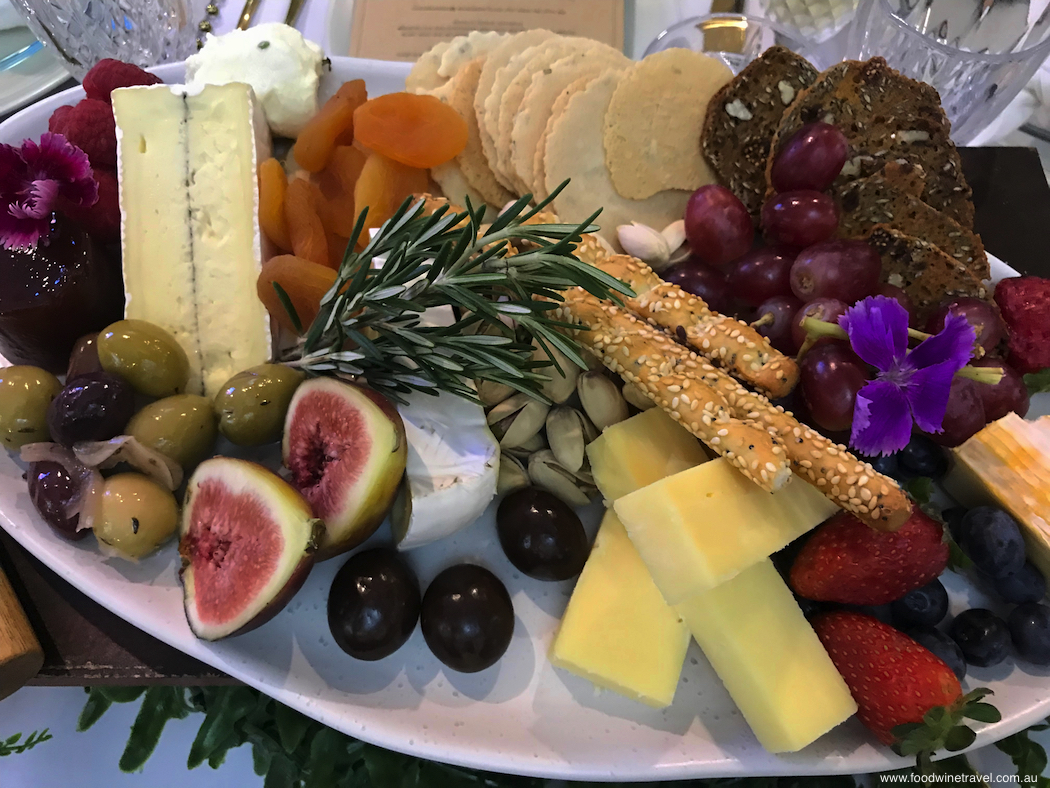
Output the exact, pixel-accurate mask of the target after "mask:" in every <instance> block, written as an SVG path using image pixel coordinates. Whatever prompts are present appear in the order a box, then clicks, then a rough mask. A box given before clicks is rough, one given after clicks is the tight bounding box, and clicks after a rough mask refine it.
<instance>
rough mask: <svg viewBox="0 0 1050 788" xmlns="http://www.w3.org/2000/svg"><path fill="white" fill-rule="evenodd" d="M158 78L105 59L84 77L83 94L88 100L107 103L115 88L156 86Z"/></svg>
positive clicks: (110, 59)
mask: <svg viewBox="0 0 1050 788" xmlns="http://www.w3.org/2000/svg"><path fill="white" fill-rule="evenodd" d="M158 82H160V77H158V76H155V75H153V74H150V73H149V72H148V71H143V70H142V69H141V68H139V67H138V66H133V65H132V64H131V63H124V62H122V61H120V60H113V59H112V58H106V59H105V60H100V61H99V62H98V63H96V64H95V67H94V68H92V69H91V70H90V71H89V72H88V73H87V74H86V75H85V76H84V93H86V94H87V97H88V98H92V99H97V100H99V101H105V102H106V103H107V104H108V103H109V94H110V93H112V92H113V91H114V90H116V89H117V88H129V87H131V86H132V85H156V84H157V83H158Z"/></svg>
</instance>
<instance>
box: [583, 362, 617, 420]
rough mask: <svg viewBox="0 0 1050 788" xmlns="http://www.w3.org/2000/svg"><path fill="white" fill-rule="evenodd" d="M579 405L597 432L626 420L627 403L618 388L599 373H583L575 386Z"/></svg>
mask: <svg viewBox="0 0 1050 788" xmlns="http://www.w3.org/2000/svg"><path fill="white" fill-rule="evenodd" d="M576 390H577V392H578V393H579V395H580V404H581V405H583V411H584V413H586V414H587V416H588V418H590V420H591V421H592V422H594V426H595V427H597V428H598V429H599V430H604V429H605V428H606V427H611V426H612V425H613V424H616V423H618V422H621V421H623V420H624V419H626V418H627V402H626V401H625V400H624V398H623V395H622V394H620V387H619V386H617V385H616V384H615V383H613V382H612V381H611V380H609V378H607V377H606V376H605V375H604V374H602V373H601V372H594V371H591V372H585V373H583V374H582V375H580V379H579V381H578V382H577V384H576Z"/></svg>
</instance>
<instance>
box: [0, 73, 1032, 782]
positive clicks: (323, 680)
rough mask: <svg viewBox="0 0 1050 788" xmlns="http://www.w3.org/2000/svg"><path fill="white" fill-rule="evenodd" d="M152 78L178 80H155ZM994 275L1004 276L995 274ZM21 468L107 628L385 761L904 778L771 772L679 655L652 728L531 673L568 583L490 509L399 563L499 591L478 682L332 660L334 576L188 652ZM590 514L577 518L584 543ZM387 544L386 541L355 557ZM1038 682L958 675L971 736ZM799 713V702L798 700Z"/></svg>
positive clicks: (837, 766) (0, 483) (52, 548)
mask: <svg viewBox="0 0 1050 788" xmlns="http://www.w3.org/2000/svg"><path fill="white" fill-rule="evenodd" d="M406 72H407V66H405V65H401V64H392V63H377V62H368V61H358V60H351V59H348V58H333V72H332V74H331V75H330V76H328V77H327V78H326V90H327V92H328V93H331V92H332V91H333V90H334V89H335V87H336V86H338V84H340V83H341V82H343V81H344V80H347V79H351V78H357V77H363V78H364V79H365V80H366V81H367V82H368V85H369V89H370V92H371V93H372V94H373V95H376V94H378V93H381V92H386V91H390V90H397V89H398V88H400V87H401V86H402V84H403V79H404V75H405V73H406ZM158 73H160V74H161V75H162V76H163V77H164V78H165V79H167V80H169V81H175V80H177V79H178V78H179V77H180V70H179V67H177V66H174V67H164V68H161V69H158ZM80 95H81V91H80V90H79V89H75V90H71V91H68V92H66V93H63V94H61V95H59V96H54V97H51V98H49V99H47V100H45V101H42V102H40V103H39V104H37V105H36V106H33V107H31V108H29V109H27V110H25V111H24V112H22V113H20V114H18V115H17V116H15V117H14V118H12V119H10V120H9V121H7V122H6V123H4V124H3V125H0V141H3V142H8V143H16V144H17V143H19V142H21V140H22V138H23V137H26V136H34V137H35V136H37V135H39V134H40V133H41V132H43V131H44V130H46V128H47V118H48V116H49V115H50V114H51V112H52V111H53V110H54V108H55V107H56V106H58V105H60V104H64V103H70V102H73V101H75V100H77V99H79V98H80ZM993 270H994V271H995V273H996V274H997V275H998V276H1005V275H1008V274H1009V273H1012V272H1011V270H1010V269H1009V268H1007V267H1006V266H1005V265H1003V264H1001V263H998V262H997V263H996V265H995V267H994V269H993ZM21 472H22V471H21V468H19V467H18V465H17V464H16V463H15V462H14V460H12V459H11V458H10V457H9V456H7V455H6V454H4V455H3V456H2V457H0V524H2V525H3V527H4V528H5V529H6V530H7V531H8V533H10V534H11V535H12V536H13V537H14V538H15V539H16V540H18V542H20V543H21V544H22V545H23V546H25V547H26V548H27V549H28V550H29V551H30V552H31V553H33V554H34V555H35V556H37V557H38V558H39V559H41V560H42V561H43V562H44V563H45V564H47V565H48V566H49V567H51V568H52V569H53V570H54V571H56V572H57V573H58V574H59V575H61V576H62V577H63V578H64V579H65V580H68V581H69V582H70V583H72V584H73V585H74V586H76V587H77V588H78V589H80V590H81V591H83V592H84V593H86V594H87V595H88V596H90V597H92V598H93V599H95V600H96V601H98V602H99V603H101V604H102V605H104V606H105V607H107V608H109V609H110V610H112V611H113V612H115V613H116V614H117V615H119V616H121V617H123V618H125V619H127V620H128V621H130V622H131V623H132V624H134V625H135V626H138V627H139V628H141V629H143V630H145V631H146V632H148V633H150V634H151V635H153V636H155V637H157V638H159V639H160V640H163V641H165V642H166V643H169V644H170V645H172V646H174V647H175V648H178V649H180V650H182V651H184V652H186V653H187V654H190V655H191V656H193V657H196V658H197V659H199V660H201V661H202V662H206V663H208V664H209V665H212V666H214V667H216V668H218V669H220V670H223V671H225V672H227V673H229V674H230V675H232V676H235V677H237V678H238V679H241V680H242V681H244V682H245V683H247V684H250V685H252V686H254V687H257V688H259V689H260V690H262V691H263V692H265V693H267V694H268V695H271V696H273V697H274V698H277V699H278V700H280V701H281V702H282V703H286V704H288V705H289V706H292V707H293V708H296V709H299V710H300V711H302V712H303V713H305V714H308V715H310V716H311V717H315V718H316V719H318V720H321V721H322V722H324V723H326V724H328V725H331V726H332V727H334V728H338V729H339V730H342V731H344V732H346V733H347V734H349V735H351V736H355V737H358V738H360V739H363V740H366V741H369V742H374V743H376V744H379V745H382V746H384V747H388V748H390V749H394V750H398V751H401V752H408V753H412V754H415V755H419V756H422V757H425V758H433V759H436V760H441V761H447V762H451V763H457V764H462V765H467V766H474V767H478V768H483V769H489V770H493V771H501V772H513V773H521V774H533V775H542V776H554V777H572V778H578V779H615V780H652V779H671V778H682V777H699V776H706V777H713V776H724V775H745V774H747V775H763V774H785V775H801V774H812V773H832V772H846V773H861V772H871V771H879V770H883V769H888V768H892V767H896V766H900V765H902V764H903V763H904V761H902V760H901V759H898V758H895V757H893V756H892V754H891V753H890V752H889V750H887V749H886V748H884V747H880V746H876V745H875V744H873V741H874V740H873V738H872V737H871V736H870V735H868V734H867V732H866V731H865V730H864V729H863V728H862V727H861V725H860V723H859V722H857V721H856V720H851V721H849V722H847V723H846V724H844V725H842V726H841V727H839V728H837V729H836V730H835V731H833V732H832V733H830V734H828V735H827V736H824V737H823V738H822V739H821V740H820V741H818V742H817V743H815V744H813V745H811V746H810V747H808V748H806V749H805V750H804V751H803V752H801V753H796V754H793V755H786V756H775V755H770V754H769V753H767V752H765V751H764V750H763V749H762V748H761V747H760V746H759V744H758V743H757V741H756V740H755V738H754V736H752V734H751V732H750V730H749V729H748V727H747V725H746V724H745V722H744V720H743V718H742V717H741V716H740V713H739V711H737V709H736V707H735V706H734V705H733V702H732V701H731V700H730V698H729V696H728V695H727V694H726V692H725V690H724V689H723V687H722V685H721V683H720V682H719V680H718V678H717V677H716V676H715V674H714V673H713V672H712V670H711V668H710V667H709V666H708V664H707V662H706V660H705V659H704V657H703V655H702V654H701V653H700V651H699V649H697V647H696V645H695V644H693V646H692V647H691V648H690V651H689V654H688V658H687V659H686V664H685V669H684V671H683V673H682V678H681V681H680V683H679V686H678V692H677V695H676V700H675V703H674V704H673V705H672V706H671V707H670V708H667V709H664V710H662V711H655V710H653V709H650V708H648V707H646V706H643V705H641V704H638V703H635V702H633V701H630V700H627V699H626V698H622V697H620V696H618V695H616V694H615V693H611V692H604V693H598V692H596V691H595V690H594V688H593V687H592V685H591V684H590V683H589V682H587V681H585V680H583V679H580V678H577V677H575V676H571V675H569V674H567V673H565V672H562V671H555V670H554V669H553V668H552V667H551V666H550V664H549V663H548V662H547V659H546V656H545V655H546V653H547V648H548V645H549V643H550V640H551V637H552V635H553V632H554V629H555V626H556V624H557V622H558V618H559V616H560V615H561V612H562V610H563V609H564V606H565V603H566V601H567V599H568V596H569V594H570V593H571V590H572V583H571V582H566V583H544V582H540V581H536V580H531V579H529V578H527V577H522V576H521V575H520V574H519V573H517V572H516V571H515V570H514V568H513V567H512V566H511V565H510V564H509V563H508V561H507V560H506V558H505V557H504V555H503V553H502V551H501V550H500V547H499V543H498V541H497V540H496V538H495V533H494V524H493V515H494V507H490V509H489V511H488V512H487V513H486V514H485V516H484V517H482V518H481V519H480V520H479V521H478V522H477V523H475V524H474V525H473V526H471V527H470V528H468V529H466V530H465V531H462V532H460V533H459V534H456V535H455V536H454V537H452V538H450V539H446V540H444V541H442V542H439V543H437V544H434V545H432V546H429V547H425V548H420V549H419V550H416V551H413V552H411V553H409V554H408V557H409V559H410V561H411V563H412V564H413V566H414V567H415V569H416V571H417V573H418V575H419V578H420V581H421V582H422V583H423V585H424V587H425V586H426V584H427V583H428V582H429V581H430V579H431V578H433V577H434V575H435V574H437V572H438V571H440V570H441V569H443V568H444V567H446V566H448V565H450V564H452V563H455V562H459V561H463V560H471V561H474V562H477V563H480V564H482V565H485V566H488V567H489V568H491V569H492V570H493V571H494V572H495V573H496V574H497V575H498V576H499V577H500V578H502V579H503V580H504V581H505V582H506V584H507V587H508V589H509V591H510V593H511V596H512V597H513V600H514V609H515V612H516V614H517V619H516V622H515V631H514V638H513V640H512V642H511V645H510V648H509V650H508V651H507V653H506V655H505V656H504V657H503V659H502V660H501V661H500V662H499V663H498V664H497V665H495V666H494V667H492V668H489V669H488V670H485V671H482V672H480V673H476V674H473V675H464V674H460V673H456V672H453V671H450V670H448V669H446V668H445V667H443V666H442V665H441V663H439V662H438V661H437V660H436V659H435V658H434V657H433V656H432V655H431V654H430V653H429V651H428V650H427V648H426V645H425V644H424V642H423V638H422V635H421V634H420V632H419V631H418V628H417V631H416V632H415V633H414V634H413V635H412V637H411V639H410V640H409V641H408V643H407V644H406V645H405V646H404V647H403V648H402V649H401V650H400V651H398V652H397V653H395V654H393V655H392V656H390V657H388V658H386V659H383V660H380V661H378V662H371V663H370V662H359V661H356V660H353V659H351V658H350V657H348V656H346V655H345V654H343V652H342V651H340V650H339V649H338V648H337V647H336V646H335V644H334V643H333V642H332V639H331V637H330V635H329V632H328V626H327V621H326V614H325V605H326V599H327V592H328V588H329V585H330V583H331V580H332V576H333V574H334V573H335V571H336V570H337V569H338V568H339V566H340V565H341V564H342V560H341V559H335V560H333V561H328V562H326V563H324V564H320V565H319V566H317V567H316V568H315V569H314V571H313V573H312V575H311V576H310V578H309V580H308V581H307V583H306V585H305V586H304V587H303V589H302V590H301V591H300V592H299V594H298V595H297V596H296V597H295V599H294V600H293V601H292V603H291V604H290V605H289V606H288V607H287V608H286V609H285V610H284V611H283V612H282V613H280V614H279V615H278V616H277V617H276V618H275V619H274V620H273V621H271V622H270V623H268V624H266V625H264V626H263V627H261V628H260V629H258V630H256V631H254V632H251V633H249V634H247V635H243V636H241V637H237V638H233V639H230V640H228V641H226V642H221V643H215V644H208V643H203V642H201V641H199V640H197V639H196V638H194V636H193V635H192V634H191V633H190V630H189V628H188V627H187V625H186V621H185V619H184V617H183V610H182V594H181V591H180V588H179V584H178V580H177V579H176V568H177V564H178V560H177V556H176V551H175V550H174V547H173V546H172V545H169V546H167V547H166V548H165V549H164V550H163V551H162V552H161V553H160V554H158V555H155V556H153V557H151V558H149V559H148V560H146V561H143V562H142V563H140V564H137V565H133V564H128V563H126V562H122V561H115V560H107V559H105V558H103V557H102V556H101V555H100V554H99V553H98V551H97V550H96V549H95V547H94V542H93V540H91V539H88V540H85V541H84V542H79V543H76V544H73V543H70V542H67V541H64V540H62V539H61V538H59V537H57V536H55V535H54V534H53V533H52V531H51V530H50V529H49V528H48V527H47V526H46V525H45V524H44V523H43V522H42V521H41V520H40V518H39V517H38V516H37V515H36V513H35V512H34V510H33V508H32V505H31V504H30V502H29V495H28V493H27V491H26V485H25V482H24V481H22V479H21ZM597 519H598V508H597V507H596V506H595V507H591V508H590V509H589V510H588V511H587V512H586V513H585V522H586V523H587V525H588V527H589V529H590V532H591V533H592V534H593V532H594V529H595V527H596V524H597ZM388 540H389V531H388V530H387V528H386V526H384V527H383V528H382V529H380V532H379V533H378V534H377V535H376V536H375V537H374V538H373V542H372V543H379V542H383V541H388ZM948 579H949V583H948V584H949V586H950V588H951V590H952V592H953V602H954V604H955V607H956V610H958V609H961V608H962V607H963V606H974V605H977V604H986V601H985V600H984V599H983V598H981V597H980V595H979V594H978V593H977V592H976V591H975V590H974V589H972V588H970V587H969V586H968V585H967V584H966V583H964V582H962V581H958V582H953V577H952V576H951V575H949V576H948ZM1048 675H1050V672H1048V671H1046V670H1032V669H1030V668H1028V667H1022V666H1015V665H1014V664H1013V662H1012V661H1008V662H1007V663H1005V664H1004V665H1001V666H999V667H996V668H991V669H987V670H980V669H973V670H972V673H971V676H970V677H969V678H968V679H967V681H966V682H965V683H966V684H968V685H969V686H977V685H988V686H991V687H993V688H994V689H995V690H996V697H995V702H996V704H997V705H998V706H999V708H1000V710H1001V711H1002V712H1003V721H1002V722H1001V723H999V724H998V725H995V726H992V727H985V728H983V729H982V730H981V732H980V734H979V735H978V738H977V745H983V744H988V743H989V742H991V741H993V740H994V739H997V738H1001V737H1003V736H1006V735H1008V734H1010V733H1013V732H1014V731H1017V730H1020V729H1022V728H1025V727H1027V726H1028V725H1031V724H1033V723H1034V722H1036V721H1037V720H1039V719H1041V718H1043V717H1045V716H1047V714H1048V713H1050V682H1048V681H1047V680H1046V677H1047V676H1048ZM798 702H799V704H800V705H802V704H804V703H806V699H805V698H800V699H799V701H798Z"/></svg>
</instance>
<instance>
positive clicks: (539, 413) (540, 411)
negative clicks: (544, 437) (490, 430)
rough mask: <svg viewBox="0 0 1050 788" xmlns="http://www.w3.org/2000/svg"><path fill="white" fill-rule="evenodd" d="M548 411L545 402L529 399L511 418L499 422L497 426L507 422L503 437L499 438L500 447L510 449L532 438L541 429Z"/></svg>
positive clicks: (548, 407) (548, 406)
mask: <svg viewBox="0 0 1050 788" xmlns="http://www.w3.org/2000/svg"><path fill="white" fill-rule="evenodd" d="M549 410H550V405H548V404H547V403H546V402H540V401H539V400H536V399H530V400H529V401H528V403H526V405H525V407H523V408H522V409H521V410H519V411H517V412H516V413H515V414H514V415H513V416H510V417H508V418H507V419H504V420H503V421H501V422H499V424H503V423H504V422H508V421H509V423H508V424H507V426H506V429H505V430H504V432H503V437H502V438H500V441H499V445H500V447H501V448H504V449H511V448H514V447H515V446H520V445H521V444H522V443H524V442H525V441H527V440H529V439H530V438H532V437H534V436H535V435H536V434H537V433H538V432H539V431H540V430H542V429H543V425H544V424H545V423H546V421H547V412H548V411H549Z"/></svg>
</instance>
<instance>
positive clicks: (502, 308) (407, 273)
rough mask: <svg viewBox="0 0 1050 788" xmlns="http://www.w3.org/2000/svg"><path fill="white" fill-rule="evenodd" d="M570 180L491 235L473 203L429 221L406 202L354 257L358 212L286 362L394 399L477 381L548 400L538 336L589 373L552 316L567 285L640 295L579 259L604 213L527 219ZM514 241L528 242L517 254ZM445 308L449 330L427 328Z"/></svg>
mask: <svg viewBox="0 0 1050 788" xmlns="http://www.w3.org/2000/svg"><path fill="white" fill-rule="evenodd" d="M564 186H565V184H562V187H559V188H558V189H556V190H555V192H554V193H553V194H552V195H551V196H550V197H549V198H548V199H547V200H544V201H543V202H542V203H540V204H539V205H538V206H537V207H535V208H533V209H531V210H528V211H526V208H527V206H528V201H529V197H523V198H522V199H520V200H518V201H517V202H516V203H514V205H512V206H511V207H510V208H508V209H507V210H505V211H504V212H503V213H502V214H500V215H499V217H497V219H496V220H495V221H494V222H493V223H492V224H491V225H489V226H488V227H487V228H485V230H484V232H482V225H481V222H482V217H483V212H484V208H481V209H475V208H474V207H473V206H471V205H470V203H469V202H468V204H467V209H466V211H464V212H462V213H452V212H450V211H449V210H448V209H447V206H443V207H441V208H440V209H439V210H437V211H435V212H434V213H433V214H432V215H430V216H423V207H424V206H423V203H422V202H421V201H418V202H414V201H413V200H412V199H408V200H406V201H405V202H404V203H403V204H402V205H401V207H400V208H399V209H398V210H397V212H396V213H395V214H394V215H393V216H392V217H391V218H390V219H389V221H387V222H386V223H385V224H383V226H382V227H381V228H380V229H379V232H378V233H377V234H376V235H375V237H374V238H372V240H371V241H370V242H369V243H368V244H367V245H366V246H365V248H364V249H363V250H362V251H360V252H357V251H356V248H357V242H358V239H359V238H360V236H361V233H362V232H363V228H364V222H365V216H366V212H365V211H362V213H361V215H360V216H359V217H358V220H357V225H356V227H355V228H354V232H353V235H352V237H351V238H350V242H349V244H348V245H347V251H346V255H345V256H344V258H343V262H342V265H341V266H340V268H339V272H338V275H337V276H336V280H335V283H334V284H333V286H332V288H331V290H329V291H328V293H327V294H325V296H324V297H323V298H322V299H321V307H320V311H319V312H318V315H317V318H316V319H315V320H314V322H313V323H312V324H311V325H310V327H309V329H308V330H307V331H306V334H305V336H304V337H303V339H302V340H301V342H300V344H299V347H298V349H297V352H296V356H297V357H296V358H295V359H294V360H292V361H290V362H289V363H290V364H292V365H294V366H297V367H300V368H302V369H303V370H305V371H306V372H308V373H311V374H317V375H334V376H337V377H342V378H346V379H352V380H364V381H365V382H367V383H368V385H369V386H371V387H372V388H374V389H377V390H379V391H382V392H383V393H384V394H386V395H388V396H389V397H390V398H391V399H394V400H395V401H399V402H401V401H403V398H402V397H401V396H400V395H402V394H406V393H408V392H410V391H422V392H425V393H428V394H435V395H436V394H437V393H438V392H440V391H448V392H452V393H453V394H457V395H459V396H461V397H465V398H467V399H471V400H476V399H477V395H476V393H475V392H474V389H473V387H472V386H471V383H470V381H471V380H475V379H476V380H489V381H493V382H496V383H503V384H505V385H507V386H510V387H511V388H513V389H516V390H517V391H522V392H527V393H529V394H532V395H534V396H537V397H539V398H541V399H542V398H543V396H542V395H541V394H540V393H539V389H540V386H541V385H542V384H543V382H544V380H546V376H545V375H543V374H542V372H541V371H540V370H541V369H542V368H543V367H545V366H549V365H550V364H552V363H554V362H553V361H552V360H547V361H542V360H540V361H537V360H536V359H535V358H534V357H533V346H532V342H533V341H535V342H536V343H537V344H538V345H539V346H540V347H542V348H543V349H544V350H545V351H546V352H547V355H548V357H552V356H553V354H552V353H551V351H550V349H551V348H552V347H553V348H556V349H557V350H559V351H561V352H562V353H563V354H565V356H566V357H567V358H569V359H570V360H571V361H572V362H573V363H575V364H578V365H579V366H580V367H583V368H586V362H585V361H584V360H583V357H582V356H581V354H580V348H579V346H578V344H577V343H576V342H575V341H574V340H572V339H571V338H569V337H568V336H566V335H565V334H563V333H561V332H560V331H559V329H565V328H570V327H571V326H570V324H567V323H564V322H561V321H558V320H555V319H553V317H552V316H551V314H550V312H551V311H552V310H553V309H555V308H557V306H558V302H560V301H561V300H562V297H561V295H560V291H562V290H565V289H568V288H570V287H575V286H580V287H583V288H584V289H585V290H587V291H588V292H589V293H592V294H593V295H595V296H598V297H599V298H612V299H614V300H616V301H619V300H620V296H621V295H625V296H632V295H634V293H633V292H632V291H631V289H630V288H629V287H628V286H627V285H626V284H624V283H623V282H621V281H620V280H619V279H616V278H615V277H612V276H609V275H608V274H606V273H605V272H603V271H601V270H599V269H597V268H595V267H593V266H591V265H589V264H587V263H584V262H581V261H580V260H578V259H577V258H576V257H574V256H573V251H574V250H575V248H576V247H575V244H576V243H579V241H580V240H581V236H582V234H583V233H587V232H594V231H595V230H596V229H597V228H596V227H595V226H594V225H592V224H591V222H592V221H593V220H594V219H595V218H596V217H597V215H598V213H599V211H596V212H595V213H594V215H593V216H591V217H590V218H589V219H588V220H587V221H585V222H582V223H581V224H578V225H576V224H525V222H526V221H527V220H528V219H530V218H532V217H533V216H535V215H536V213H537V212H539V211H540V210H541V209H542V208H543V207H544V206H546V205H547V203H548V202H550V200H552V199H554V197H556V196H557V194H558V192H560V191H561V188H564ZM366 210H367V209H366ZM514 241H519V242H520V241H525V242H528V248H527V249H526V250H525V251H522V252H520V253H518V254H513V255H510V254H508V252H509V251H510V244H511V242H514ZM376 257H382V258H385V262H384V263H383V265H382V267H380V268H373V267H372V260H373V258H376ZM278 296H279V297H280V300H281V302H282V304H283V305H284V306H285V308H286V309H287V310H288V311H289V315H290V317H291V318H292V322H293V323H294V324H295V325H299V318H298V316H297V315H296V314H295V311H294V309H293V308H292V306H291V301H290V299H288V297H287V295H286V294H285V293H283V292H282V291H280V290H279V291H278ZM443 306H448V307H452V310H453V314H454V315H455V319H454V322H453V323H452V324H451V325H449V326H435V325H428V324H425V323H424V321H423V319H422V316H423V313H424V312H425V311H426V310H428V309H433V308H435V307H443ZM508 322H512V323H513V324H514V326H516V329H515V328H512V327H511V326H510V325H508Z"/></svg>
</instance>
